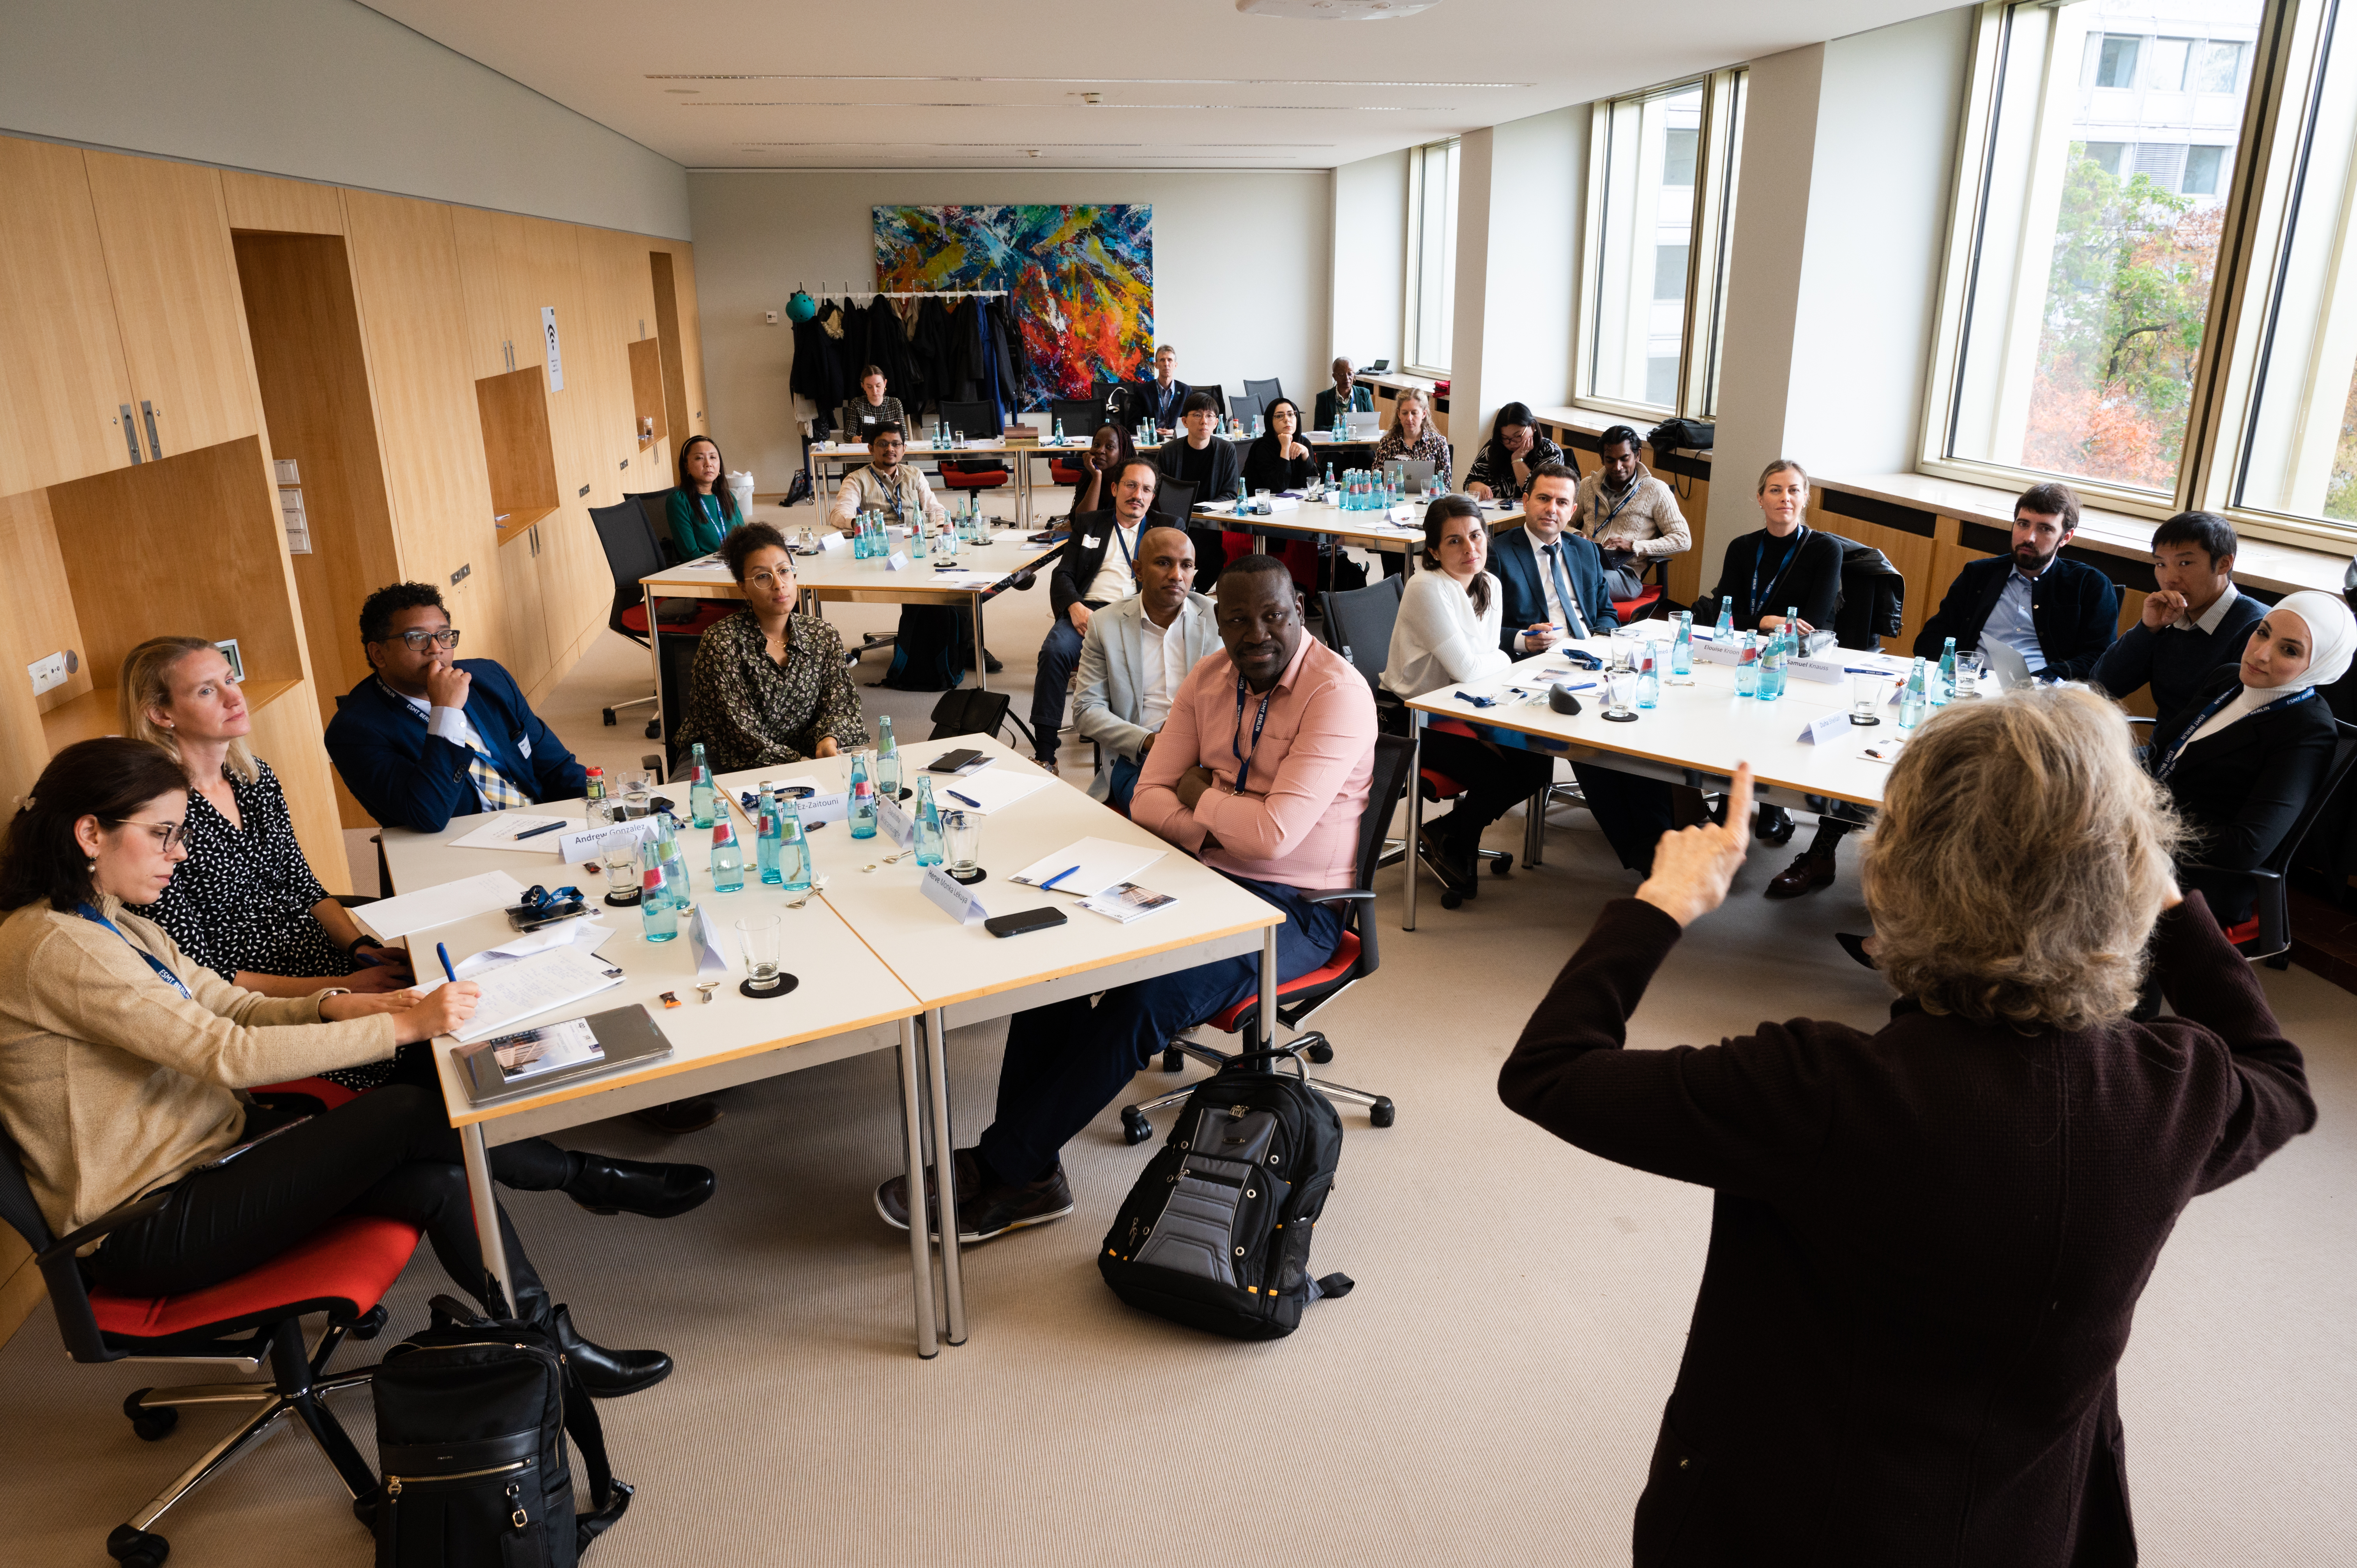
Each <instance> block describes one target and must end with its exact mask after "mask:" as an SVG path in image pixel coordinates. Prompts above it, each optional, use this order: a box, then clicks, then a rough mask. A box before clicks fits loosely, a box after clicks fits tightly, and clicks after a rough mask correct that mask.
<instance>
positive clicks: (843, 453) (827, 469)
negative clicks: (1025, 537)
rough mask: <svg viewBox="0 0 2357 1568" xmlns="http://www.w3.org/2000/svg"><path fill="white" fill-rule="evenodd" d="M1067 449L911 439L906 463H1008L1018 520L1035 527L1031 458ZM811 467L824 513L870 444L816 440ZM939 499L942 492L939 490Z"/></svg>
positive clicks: (862, 461)
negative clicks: (1012, 480) (1013, 478)
mask: <svg viewBox="0 0 2357 1568" xmlns="http://www.w3.org/2000/svg"><path fill="white" fill-rule="evenodd" d="M1069 449H1070V450H1072V451H1075V452H1085V451H1086V450H1088V444H1087V443H1086V442H1082V443H1081V444H1080V445H1079V446H1075V447H1071V448H1069ZM1064 450H1067V448H1066V447H1061V446H1042V445H1041V444H1040V443H1039V442H1038V441H985V440H982V439H980V438H969V439H967V440H964V441H957V442H933V441H914V442H910V443H909V445H908V446H907V447H906V448H904V450H903V454H902V456H901V461H902V462H908V463H913V462H916V461H919V460H920V459H923V458H931V460H933V461H934V462H936V463H939V462H942V461H948V462H952V463H955V462H968V461H971V462H1004V463H1006V466H1007V467H1010V468H1012V469H1014V470H1015V484H1014V487H1013V488H1014V491H1015V521H1016V523H1017V526H1018V527H1022V528H1029V527H1030V526H1031V463H1030V459H1031V458H1032V457H1034V456H1041V455H1044V454H1048V453H1055V452H1061V451H1064ZM810 455H811V467H812V468H813V470H814V471H815V474H816V484H817V488H818V497H817V499H818V508H819V510H820V511H821V512H822V513H823V512H825V511H826V510H828V509H829V508H831V507H833V506H834V496H835V491H836V490H837V489H840V488H841V485H842V481H843V476H844V475H845V474H847V473H849V472H850V471H851V470H852V469H854V468H856V467H861V466H863V465H864V464H866V461H867V445H866V442H861V441H813V442H812V443H811V448H810ZM936 499H939V493H938V492H936Z"/></svg>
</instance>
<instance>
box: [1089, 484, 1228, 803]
mask: <svg viewBox="0 0 2357 1568" xmlns="http://www.w3.org/2000/svg"><path fill="white" fill-rule="evenodd" d="M1194 580H1195V545H1194V542H1193V541H1191V540H1189V538H1188V537H1187V531H1186V530H1185V529H1183V528H1173V527H1169V526H1168V525H1165V526H1162V527H1157V528H1149V529H1147V530H1146V532H1144V533H1142V534H1140V535H1139V536H1138V540H1137V592H1135V594H1132V595H1130V596H1128V597H1127V598H1125V599H1122V600H1119V601H1117V602H1115V603H1114V604H1110V605H1107V606H1105V607H1103V609H1101V610H1098V611H1097V612H1096V613H1095V614H1094V615H1092V616H1091V617H1090V618H1089V630H1088V636H1087V638H1086V639H1084V640H1083V641H1082V645H1081V670H1080V682H1079V684H1078V686H1077V687H1076V688H1075V690H1074V692H1073V693H1072V727H1073V728H1075V729H1077V730H1079V731H1080V733H1081V738H1082V740H1086V741H1093V742H1095V743H1096V744H1097V745H1099V746H1103V747H1104V748H1105V749H1106V750H1107V751H1109V752H1111V753H1112V754H1113V763H1112V766H1110V767H1108V768H1103V769H1101V770H1100V771H1099V772H1098V773H1097V775H1096V777H1095V778H1093V779H1090V780H1089V794H1090V796H1091V797H1092V799H1095V800H1103V801H1104V802H1105V803H1106V804H1108V805H1110V806H1112V807H1113V808H1114V810H1115V811H1128V810H1129V801H1130V796H1131V794H1132V792H1133V791H1134V790H1135V789H1136V787H1137V777H1138V774H1139V772H1140V771H1141V770H1142V768H1144V765H1145V762H1146V753H1148V752H1150V751H1152V750H1153V749H1154V737H1155V736H1156V735H1157V734H1158V733H1159V732H1160V731H1161V728H1162V723H1163V720H1165V719H1166V718H1168V716H1169V714H1170V703H1171V700H1172V698H1173V697H1175V696H1176V695H1177V694H1178V691H1179V686H1180V685H1182V684H1183V683H1184V682H1186V679H1187V675H1188V672H1189V671H1191V670H1193V669H1194V668H1195V666H1196V665H1198V664H1200V663H1201V662H1202V661H1203V660H1205V659H1208V658H1210V657H1211V655H1212V654H1213V653H1216V652H1217V651H1219V647H1220V628H1219V621H1218V616H1219V611H1218V607H1216V606H1215V605H1213V604H1212V602H1211V600H1210V599H1209V598H1207V597H1205V596H1203V595H1201V594H1198V593H1195V592H1193V591H1192V590H1191V588H1190V586H1189V585H1191V584H1192V583H1193V582H1194Z"/></svg>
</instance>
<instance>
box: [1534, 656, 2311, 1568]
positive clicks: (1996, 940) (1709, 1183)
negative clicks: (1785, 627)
mask: <svg viewBox="0 0 2357 1568" xmlns="http://www.w3.org/2000/svg"><path fill="white" fill-rule="evenodd" d="M1732 802H1733V808H1734V809H1732V810H1730V811H1729V812H1728V813H1727V823H1728V825H1727V826H1718V825H1715V824H1714V825H1707V826H1703V827H1695V828H1688V829H1686V830H1684V832H1673V833H1668V834H1665V835H1663V840H1662V843H1661V847H1660V849H1659V851H1658V852H1657V853H1656V854H1655V856H1654V861H1653V871H1652V875H1651V876H1649V877H1647V878H1646V880H1645V882H1644V884H1643V885H1642V886H1640V887H1639V888H1638V889H1637V896H1636V897H1634V898H1628V899H1621V900H1619V901H1617V902H1614V903H1611V904H1608V905H1606V906H1605V908H1604V909H1603V911H1602V912H1601V913H1600V914H1599V915H1598V918H1597V922H1596V927H1595V929H1594V930H1592V931H1591V932H1590V933H1589V935H1588V937H1587V941H1586V942H1585V943H1584V944H1582V946H1581V947H1580V949H1579V950H1578V951H1577V953H1575V954H1574V955H1573V956H1572V959H1571V961H1570V962H1568V963H1567V964H1566V965H1565V966H1564V969H1563V972H1562V973H1561V974H1559V975H1558V976H1557V977H1556V979H1555V986H1554V988H1553V990H1551V991H1550V992H1549V993H1548V994H1547V996H1546V999H1545V1000H1544V1002H1542V1003H1541V1004H1539V1008H1538V1010H1537V1012H1536V1013H1534V1015H1532V1017H1531V1021H1530V1023H1529V1024H1528V1026H1525V1027H1524V1029H1523V1036H1522V1038H1521V1040H1520V1041H1519V1042H1518V1043H1517V1045H1516V1046H1515V1047H1514V1052H1513V1055H1512V1057H1511V1058H1508V1060H1507V1062H1506V1065H1505V1068H1504V1069H1503V1070H1502V1071H1501V1073H1500V1075H1499V1080H1498V1086H1499V1093H1500V1096H1501V1098H1502V1099H1503V1100H1504V1101H1505V1102H1506V1103H1507V1104H1508V1105H1509V1106H1511V1107H1512V1108H1513V1109H1514V1110H1516V1111H1518V1112H1521V1113H1522V1114H1523V1115H1525V1116H1527V1117H1529V1118H1530V1119H1531V1120H1533V1121H1534V1122H1538V1123H1539V1124H1540V1125H1541V1126H1543V1127H1544V1128H1546V1129H1547V1130H1548V1131H1550V1132H1552V1133H1555V1134H1556V1135H1557V1136H1558V1137H1561V1138H1563V1139H1565V1140H1566V1141H1567V1142H1570V1143H1573V1144H1578V1145H1579V1146H1580V1147H1582V1148H1584V1149H1587V1150H1588V1151H1590V1152H1591V1153H1595V1154H1598V1155H1603V1156H1604V1157H1606V1158H1607V1159H1611V1160H1615V1161H1618V1162H1620V1164H1623V1165H1631V1166H1634V1167H1636V1168H1637V1169H1640V1170H1645V1171H1651V1172H1653V1173H1654V1174H1656V1175H1660V1176H1669V1177H1672V1178H1673V1179H1675V1180H1679V1181H1687V1182H1693V1183H1695V1184H1697V1185H1699V1186H1706V1187H1712V1188H1714V1189H1716V1191H1717V1204H1716V1208H1715V1209H1714V1212H1713V1219H1712V1224H1711V1240H1710V1251H1709V1258H1708V1261H1707V1262H1706V1263H1705V1265H1704V1269H1703V1278H1702V1284H1701V1287H1700V1293H1699V1295H1698V1298H1697V1300H1696V1303H1695V1314H1694V1319H1693V1323H1692V1326H1691V1327H1690V1329H1689V1332H1688V1335H1687V1339H1686V1348H1685V1358H1684V1365H1683V1366H1682V1367H1681V1369H1680V1370H1679V1373H1678V1380H1677V1386H1676V1388H1675V1389H1674V1391H1672V1392H1671V1394H1670V1398H1669V1402H1668V1408H1667V1410H1666V1412H1665V1413H1664V1417H1663V1423H1662V1428H1661V1433H1660V1435H1659V1437H1658V1438H1657V1440H1656V1443H1655V1447H1654V1451H1653V1458H1652V1467H1651V1473H1650V1477H1649V1480H1648V1482H1647V1485H1646V1487H1645V1491H1644V1494H1643V1496H1642V1497H1641V1498H1639V1500H1638V1503H1637V1517H1636V1541H1635V1561H1636V1562H1637V1563H1639V1564H1641V1565H1651V1564H1657V1563H1668V1562H1671V1561H1675V1562H1679V1563H1771V1562H1772V1563H1919V1562H1932V1561H1939V1562H1943V1563H1947V1562H1953V1563H1964V1562H1969V1563H2127V1562H2133V1561H2134V1560H2135V1557H2136V1539H2135V1533H2134V1527H2133V1525H2132V1523H2131V1521H2130V1519H2129V1515H2128V1500H2127V1499H2128V1487H2127V1477H2126V1463H2125V1455H2124V1451H2123V1447H2122V1435H2121V1428H2120V1417H2119V1404H2118V1393H2117V1388H2116V1370H2117V1368H2118V1366H2119V1361H2120V1357H2121V1354H2122V1352H2123V1351H2124V1350H2125V1349H2126V1345H2127V1337H2128V1328H2129V1324H2130V1321H2131V1319H2132V1316H2133V1315H2134V1313H2135V1310H2136V1298H2137V1296H2138V1295H2139V1294H2141V1293H2142V1291H2143V1289H2144V1283H2145V1281H2146V1280H2147V1279H2148V1278H2149V1277H2151V1274H2152V1271H2153V1268H2154V1265H2155V1263H2156V1262H2158V1257H2159V1254H2160V1249H2161V1246H2162V1244H2163V1243H2164V1242H2165V1241H2166V1240H2168V1239H2169V1232H2170V1230H2171V1229H2172V1228H2173V1227H2174V1226H2175V1224H2176V1222H2177V1218H2178V1216H2179V1213H2180V1212H2182V1211H2183V1209H2184V1208H2185V1206H2186V1205H2187V1204H2188V1203H2190V1202H2191V1201H2192V1199H2193V1198H2194V1197H2196V1196H2197V1195H2199V1194H2201V1193H2204V1192H2208V1191H2210V1190H2212V1189H2213V1188H2215V1187H2222V1186H2223V1185H2224V1184H2225V1183H2227V1182H2229V1181H2232V1180H2233V1179H2234V1178H2235V1177H2236V1176H2241V1175H2243V1174H2244V1173H2245V1172H2247V1171H2249V1170H2250V1169H2252V1168H2253V1167H2254V1166H2255V1165H2257V1164H2258V1163H2259V1162H2260V1161H2261V1160H2263V1159H2265V1158H2266V1156H2267V1155H2269V1154H2271V1153H2273V1152H2274V1151H2275V1150H2276V1149H2278V1148H2280V1147H2282V1146H2283V1144H2286V1143H2287V1142H2288V1141H2289V1140H2290V1139H2291V1138H2292V1137H2294V1136H2295V1135H2296V1134H2298V1133H2303V1132H2305V1131H2307V1130H2308V1128H2309V1126H2310V1125H2312V1124H2313V1122H2314V1121H2315V1118H2316V1107H2315V1102H2314V1101H2313V1100H2311V1099H2310V1098H2309V1090H2308V1083H2307V1079H2306V1076H2305V1073H2304V1071H2303V1068H2302V1064H2301V1060H2300V1053H2299V1051H2298V1047H2295V1046H2294V1045H2293V1044H2292V1043H2291V1042H2290V1041H2289V1040H2287V1039H2285V1038H2284V1037H2283V1035H2282V1032H2281V1030H2280V1029H2278V1027H2277V1026H2276V1021H2275V1018H2274V1016H2273V1015H2272V1014H2270V1013H2269V1011H2268V1009H2267V1001H2266V994H2265V993H2263V992H2262V991H2261V990H2260V989H2259V987H2258V984H2257V983H2256V982H2255V981H2254V980H2253V979H2252V978H2251V972H2250V970H2249V968H2248V966H2246V965H2245V964H2244V961H2243V960H2242V959H2241V957H2240V956H2239V955H2237V954H2236V953H2235V951H2234V950H2233V948H2232V947H2231V946H2229V945H2228V944H2227V942H2226V940H2225V938H2224V937H2223V936H2222V934H2221V933H2220V931H2219V929H2218V924H2217V921H2216V920H2215V919H2214V918H2212V915H2211V913H2210V909H2209V907H2208V905H2207V904H2205V903H2204V902H2203V901H2202V898H2201V895H2200V894H2199V893H2191V894H2187V895H2183V896H2181V897H2180V895H2179V892H2178V889H2177V886H2176V883H2175V880H2174V877H2173V875H2172V873H2171V866H2170V854H2171V852H2172V851H2173V849H2174V848H2175V847H2176V844H2177V842H2178V838H2179V828H2178V826H2177V824H2176V822H2175V820H2174V818H2173V817H2172V815H2171V814H2170V811H2169V806H2168V804H2167V802H2166V801H2165V800H2164V799H2163V798H2162V796H2161V794H2160V792H2159V791H2158V790H2157V789H2155V788H2154V786H2153V783H2152V781H2151V780H2150V779H2147V777H2146V776H2145V774H2144V773H2143V772H2142V770H2141V769H2140V768H2138V766H2137V763H2136V753H2135V748H2134V746H2132V745H2131V744H2130V741H2129V738H2128V730H2127V724H2126V719H2125V717H2124V716H2123V715H2122V714H2120V713H2119V712H2118V711H2117V710H2116V709H2115V708H2114V707H2113V706H2112V705H2111V704H2110V703H2107V702H2105V701H2104V699H2103V698H2101V697H2100V696H2097V695H2095V694H2094V693H2091V692H2089V691H2087V690H2085V689H2084V688H2081V687H2073V686H2058V685H2047V686H2039V687H2034V688H2026V689H2024V690H2020V691H2017V692H2013V693H2007V695H2006V696H2004V697H2001V698H1995V699H1990V700H1987V701H1985V702H1980V703H1960V704H1956V705H1953V706H1951V707H1949V708H1948V709H1946V710H1945V711H1944V712H1943V713H1941V714H1939V715H1937V716H1936V717H1934V718H1933V719H1932V721H1931V722H1930V723H1929V724H1927V725H1924V726H1923V727H1922V729H1921V731H1920V732H1918V734H1917V735H1916V736H1915V737H1914V738H1913V739H1912V740H1910V742H1909V743H1908V746H1907V748H1906V750H1905V751H1904V752H1903V753H1902V754H1901V755H1900V758H1899V761H1898V762H1897V763H1896V764H1895V765H1894V766H1893V767H1892V768H1891V772H1890V781H1889V789H1888V791H1887V792H1886V794H1885V796H1884V799H1883V810H1882V814H1881V817H1880V820H1879V821H1878V822H1877V824H1876V826H1875V828H1874V830H1873V832H1872V833H1871V834H1870V836H1869V837H1868V838H1867V844H1866V853H1865V866H1866V871H1865V889H1866V900H1867V907H1868V908H1870V909H1871V910H1872V911H1873V913H1874V917H1875V922H1876V928H1877V931H1878V950H1877V955H1876V956H1877V960H1878V963H1879V965H1880V967H1881V971H1882V972H1883V974H1884V975H1885V976H1886V977H1888V978H1889V981H1890V982H1891V983H1892V984H1893V985H1895V986H1896V987H1897V988H1898V989H1899V991H1900V1002H1899V1003H1898V1004H1897V1005H1896V1006H1895V1007H1893V1008H1892V1010H1891V1016H1890V1020H1889V1023H1888V1024H1886V1025H1884V1026H1882V1027H1880V1028H1879V1029H1877V1030H1872V1031H1869V1030H1867V1029H1862V1028H1857V1027H1853V1026H1849V1025H1846V1024H1841V1023H1834V1022H1829V1021H1824V1020H1812V1019H1807V1018H1796V1019H1789V1020H1786V1021H1784V1022H1781V1023H1763V1024H1760V1025H1758V1026H1755V1027H1754V1029H1753V1032H1751V1033H1750V1034H1748V1035H1735V1036H1728V1037H1727V1038H1726V1039H1724V1040H1723V1041H1722V1042H1721V1043H1719V1044H1717V1045H1714V1046H1706V1047H1700V1048H1696V1047H1685V1046H1681V1047H1675V1048H1673V1049H1669V1050H1628V1049H1624V1048H1623V1047H1624V1046H1625V1044H1626V1041H1627V1036H1628V1025H1629V1017H1630V1015H1631V1013H1632V1012H1633V1011H1635V1009H1636V1008H1637V1006H1638V1004H1639V1000H1640V998H1641V996H1642V995H1643V993H1644V990H1645V986H1646V983H1648V982H1649V981H1650V980H1651V979H1652V976H1653V974H1654V972H1655V971H1656V970H1658V969H1660V968H1661V967H1662V966H1663V964H1665V963H1666V962H1669V961H1671V959H1672V955H1673V950H1674V949H1675V948H1676V946H1677V944H1678V938H1679V935H1680V933H1681V932H1682V931H1683V930H1684V928H1685V927H1687V926H1689V925H1691V924H1693V923H1694V921H1695V920H1696V919H1698V918H1701V917H1702V916H1704V915H1706V914H1707V913H1709V912H1710V911H1711V910H1713V909H1715V908H1717V907H1718V906H1719V904H1720V903H1721V902H1723V901H1724V900H1725V898H1726V897H1727V886H1728V884H1729V882H1730V881H1731V880H1732V879H1733V877H1734V875H1735V874H1736V872H1737V870H1738V868H1739V867H1740V866H1741V865H1742V863H1743V855H1744V851H1745V848H1746V846H1747V843H1748V841H1749V834H1748V832H1746V831H1745V824H1746V823H1747V822H1749V812H1748V811H1746V810H1745V808H1747V807H1749V805H1750V803H1751V776H1750V769H1749V768H1748V767H1747V768H1740V769H1738V772H1737V775H1736V779H1735V785H1734V789H1733V795H1732ZM1700 956H1701V955H1695V958H1697V959H1699V958H1700ZM1705 961H1706V960H1705ZM2147 964H2149V966H2150V968H2151V971H2152V972H2153V973H2155V974H2156V975H2157V976H2158V983H2159V986H2160V989H2161V990H2162V991H2163V992H2164V993H2166V995H2167V996H2168V999H2169V1003H2170V1004H2172V1005H2173V1006H2174V1008H2175V1009H2176V1013H2177V1016H2175V1017H2173V1018H2169V1019H2166V1020H2162V1021H2159V1022H2154V1023H2137V1022H2135V1021H2133V1020H2132V1019H2131V1018H2130V1016H2129V1012H2130V1009H2131V1007H2132V1006H2133V1005H2134V1004H2135V1002H2136V995H2137V988H2138V984H2139V982H2140V981H2141V980H2142V978H2143V976H2144V974H2145V972H2146V969H2147ZM1691 973H1692V972H1691V971H1689V974H1690V975H1691Z"/></svg>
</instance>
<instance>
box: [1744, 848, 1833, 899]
mask: <svg viewBox="0 0 2357 1568" xmlns="http://www.w3.org/2000/svg"><path fill="white" fill-rule="evenodd" d="M1833 885H1834V857H1833V856H1832V855H1829V854H1803V855H1801V856H1799V857H1797V858H1796V859H1794V860H1793V862H1792V865H1788V866H1786V867H1785V868H1784V869H1783V870H1781V871H1780V872H1778V873H1777V874H1776V875H1773V876H1771V877H1770V878H1769V879H1768V886H1766V887H1764V888H1762V889H1761V890H1760V892H1761V896H1762V897H1768V898H1798V897H1800V896H1801V895H1802V894H1803V893H1814V892H1815V891H1816V890H1817V889H1818V888H1820V887H1831V886H1833Z"/></svg>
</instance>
